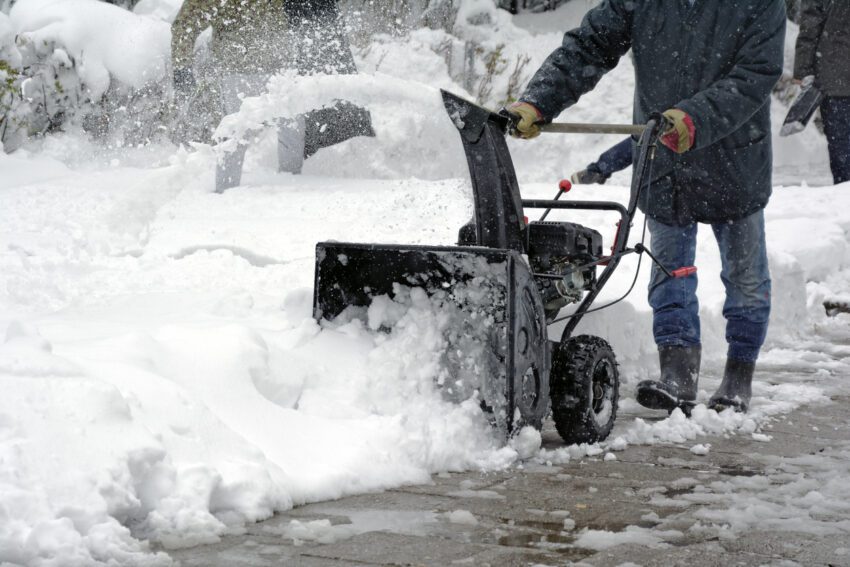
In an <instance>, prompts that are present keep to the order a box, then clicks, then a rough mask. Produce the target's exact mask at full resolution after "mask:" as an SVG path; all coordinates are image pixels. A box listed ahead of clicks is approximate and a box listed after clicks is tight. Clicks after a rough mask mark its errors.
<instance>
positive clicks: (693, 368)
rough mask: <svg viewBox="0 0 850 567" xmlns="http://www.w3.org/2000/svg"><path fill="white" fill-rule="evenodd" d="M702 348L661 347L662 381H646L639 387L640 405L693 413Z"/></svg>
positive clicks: (659, 355) (659, 353)
mask: <svg viewBox="0 0 850 567" xmlns="http://www.w3.org/2000/svg"><path fill="white" fill-rule="evenodd" d="M701 355H702V347H699V346H695V347H681V346H666V347H659V349H658V360H659V362H660V363H661V380H660V381H657V380H644V381H643V382H641V383H640V384H638V386H637V401H638V403H639V404H640V405H642V406H643V407H647V408H650V409H658V410H667V411H673V410H674V409H676V408H682V410H684V411H685V413H690V410H691V408H693V406H694V403H695V402H696V399H697V384H698V383H699V364H700V358H701Z"/></svg>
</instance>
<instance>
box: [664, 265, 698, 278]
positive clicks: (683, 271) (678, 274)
mask: <svg viewBox="0 0 850 567" xmlns="http://www.w3.org/2000/svg"><path fill="white" fill-rule="evenodd" d="M670 273H671V274H672V275H673V277H674V278H686V277H688V276H692V275H694V274H695V273H697V267H696V266H687V267H685V268H679V269H678V270H673V271H672V272H670Z"/></svg>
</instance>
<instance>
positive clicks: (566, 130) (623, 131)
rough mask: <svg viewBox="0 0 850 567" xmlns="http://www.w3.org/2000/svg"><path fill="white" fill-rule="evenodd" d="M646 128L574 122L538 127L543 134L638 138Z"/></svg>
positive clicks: (633, 125)
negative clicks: (611, 135) (606, 135)
mask: <svg viewBox="0 0 850 567" xmlns="http://www.w3.org/2000/svg"><path fill="white" fill-rule="evenodd" d="M644 130H646V126H644V125H643V124H578V123H575V122H553V123H552V124H546V125H544V126H541V127H540V131H541V132H543V133H545V134H620V135H623V136H640V135H641V134H643V131H644Z"/></svg>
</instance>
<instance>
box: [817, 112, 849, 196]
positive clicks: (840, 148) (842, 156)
mask: <svg viewBox="0 0 850 567" xmlns="http://www.w3.org/2000/svg"><path fill="white" fill-rule="evenodd" d="M820 110H821V115H822V116H823V127H824V131H825V132H826V139H827V142H828V143H829V165H830V167H831V168H832V177H833V179H835V183H836V184H838V183H844V182H846V181H850V97H826V98H825V99H824V101H823V103H822V104H821V107H820Z"/></svg>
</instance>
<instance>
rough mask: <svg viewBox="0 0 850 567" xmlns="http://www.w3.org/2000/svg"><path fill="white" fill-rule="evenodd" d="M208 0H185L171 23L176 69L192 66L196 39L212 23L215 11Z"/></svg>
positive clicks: (173, 58)
mask: <svg viewBox="0 0 850 567" xmlns="http://www.w3.org/2000/svg"><path fill="white" fill-rule="evenodd" d="M212 4H213V3H212V2H209V1H208V0H185V1H184V2H183V6H182V7H181V8H180V11H179V12H178V13H177V17H176V18H175V19H174V23H173V24H171V62H172V64H173V66H174V68H175V69H186V68H190V67H192V63H193V61H194V59H195V41H196V40H197V39H198V36H199V35H201V32H203V31H204V30H205V29H207V28H208V27H209V26H210V24H211V23H212V19H213V13H212V11H211V10H210V7H211V5H212Z"/></svg>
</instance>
